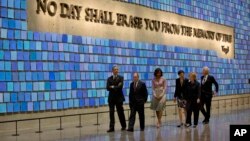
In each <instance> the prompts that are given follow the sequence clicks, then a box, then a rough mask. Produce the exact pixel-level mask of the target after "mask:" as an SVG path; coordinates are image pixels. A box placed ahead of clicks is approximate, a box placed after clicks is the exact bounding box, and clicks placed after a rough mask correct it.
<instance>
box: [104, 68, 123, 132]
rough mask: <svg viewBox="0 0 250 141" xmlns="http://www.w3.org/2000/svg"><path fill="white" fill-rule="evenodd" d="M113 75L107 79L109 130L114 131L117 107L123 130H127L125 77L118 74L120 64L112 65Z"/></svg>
mask: <svg viewBox="0 0 250 141" xmlns="http://www.w3.org/2000/svg"><path fill="white" fill-rule="evenodd" d="M112 71H113V75H112V76H110V77H109V78H108V80H107V90H108V91H109V96H108V103H109V118H110V123H109V130H108V131H107V132H114V130H115V115H114V112H115V107H116V110H117V114H118V117H119V120H120V124H121V126H122V128H121V130H126V120H125V115H124V109H123V102H124V101H125V98H124V95H123V92H122V88H123V77H122V76H120V75H118V72H119V69H118V66H113V67H112Z"/></svg>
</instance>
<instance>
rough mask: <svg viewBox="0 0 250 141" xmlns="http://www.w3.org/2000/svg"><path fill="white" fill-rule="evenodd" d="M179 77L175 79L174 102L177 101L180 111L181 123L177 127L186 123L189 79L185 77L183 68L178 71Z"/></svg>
mask: <svg viewBox="0 0 250 141" xmlns="http://www.w3.org/2000/svg"><path fill="white" fill-rule="evenodd" d="M178 75H179V78H177V79H176V81H175V93H174V103H176V101H177V106H178V111H179V119H180V124H179V125H177V127H181V126H184V125H185V123H186V114H187V111H186V109H185V108H186V102H187V96H186V89H187V83H188V79H187V78H185V73H184V71H183V70H180V71H178Z"/></svg>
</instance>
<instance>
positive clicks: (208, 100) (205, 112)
mask: <svg viewBox="0 0 250 141" xmlns="http://www.w3.org/2000/svg"><path fill="white" fill-rule="evenodd" d="M211 102H212V96H204V97H202V98H201V107H200V110H201V113H202V114H203V115H204V117H205V121H209V119H210V109H211ZM204 105H206V110H205V108H204Z"/></svg>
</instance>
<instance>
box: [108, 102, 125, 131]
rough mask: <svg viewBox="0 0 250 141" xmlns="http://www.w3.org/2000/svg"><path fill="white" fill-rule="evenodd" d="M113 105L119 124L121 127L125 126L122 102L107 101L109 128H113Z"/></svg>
mask: <svg viewBox="0 0 250 141" xmlns="http://www.w3.org/2000/svg"><path fill="white" fill-rule="evenodd" d="M115 106H116V110H117V114H118V117H119V120H120V124H121V126H122V127H123V128H126V121H125V115H124V109H123V102H119V103H115V102H109V118H110V123H109V128H110V129H114V128H115Z"/></svg>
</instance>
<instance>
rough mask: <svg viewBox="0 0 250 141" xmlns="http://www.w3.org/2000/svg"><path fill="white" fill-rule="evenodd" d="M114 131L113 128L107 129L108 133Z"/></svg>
mask: <svg viewBox="0 0 250 141" xmlns="http://www.w3.org/2000/svg"><path fill="white" fill-rule="evenodd" d="M114 131H115V130H114V129H109V130H107V132H108V133H110V132H114Z"/></svg>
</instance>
